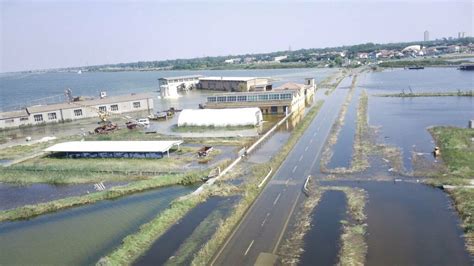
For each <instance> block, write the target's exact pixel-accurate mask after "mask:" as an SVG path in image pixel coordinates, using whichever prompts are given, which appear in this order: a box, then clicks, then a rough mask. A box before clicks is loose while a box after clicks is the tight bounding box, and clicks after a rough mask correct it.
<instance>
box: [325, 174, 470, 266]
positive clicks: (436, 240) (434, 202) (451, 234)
mask: <svg viewBox="0 0 474 266" xmlns="http://www.w3.org/2000/svg"><path fill="white" fill-rule="evenodd" d="M321 185H333V186H350V187H359V188H363V189H364V190H366V191H367V192H368V199H369V200H368V202H367V205H366V212H367V224H368V227H367V230H368V232H367V236H366V237H367V243H368V247H369V248H368V254H367V262H366V264H367V265H472V264H471V262H472V261H471V258H470V257H469V254H468V253H467V251H466V249H465V246H464V241H463V238H462V237H461V236H462V234H463V232H462V229H461V227H460V224H459V218H458V217H457V215H456V213H455V211H454V209H453V208H452V202H451V200H450V199H449V197H448V196H447V195H446V194H445V193H444V192H443V191H441V190H439V189H436V188H432V187H429V186H426V185H422V184H416V183H406V182H397V183H393V182H373V181H359V182H344V181H341V182H321ZM321 203H323V202H321ZM337 206H338V203H337V202H335V203H334V205H333V207H332V208H336V207H337Z"/></svg>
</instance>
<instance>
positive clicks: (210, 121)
mask: <svg viewBox="0 0 474 266" xmlns="http://www.w3.org/2000/svg"><path fill="white" fill-rule="evenodd" d="M262 120H263V117H262V111H260V108H257V107H252V108H228V109H185V110H183V111H181V113H180V114H179V118H178V127H182V126H203V127H211V126H214V127H226V126H257V125H260V124H261V123H262Z"/></svg>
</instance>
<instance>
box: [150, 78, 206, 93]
mask: <svg viewBox="0 0 474 266" xmlns="http://www.w3.org/2000/svg"><path fill="white" fill-rule="evenodd" d="M200 77H202V76H201V75H193V76H181V77H165V78H160V79H158V83H159V87H160V95H161V98H178V97H179V94H178V92H179V91H187V90H189V89H192V88H194V87H196V85H197V84H198V83H199V78H200Z"/></svg>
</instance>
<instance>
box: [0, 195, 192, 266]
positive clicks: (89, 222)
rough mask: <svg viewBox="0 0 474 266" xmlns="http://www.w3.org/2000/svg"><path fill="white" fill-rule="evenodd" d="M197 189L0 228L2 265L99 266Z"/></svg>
mask: <svg viewBox="0 0 474 266" xmlns="http://www.w3.org/2000/svg"><path fill="white" fill-rule="evenodd" d="M195 188H196V187H194V186H189V187H183V186H173V187H167V188H162V189H158V190H153V191H149V192H144V193H139V194H134V195H131V196H127V197H123V198H120V199H117V200H112V201H101V202H99V203H96V204H93V205H86V206H82V207H77V208H72V209H68V210H65V211H61V212H57V213H53V214H47V215H42V216H39V217H37V218H33V219H31V220H28V221H17V222H4V223H0V246H1V248H0V261H1V264H5V265H11V264H23V265H25V264H27V265H33V264H49V265H51V264H53V265H84V264H94V263H96V262H97V261H98V260H99V259H100V257H102V256H104V255H106V254H107V253H109V252H111V251H112V250H113V249H114V248H116V247H117V246H118V245H119V244H120V243H121V241H122V239H123V238H124V237H125V236H127V235H129V234H131V233H133V232H136V231H137V230H138V228H139V227H140V225H142V224H144V223H146V222H148V221H149V220H151V219H152V218H153V217H155V216H156V215H157V214H158V213H159V212H160V211H162V210H164V209H166V208H167V207H168V206H169V204H170V202H171V201H172V200H174V199H176V198H177V197H179V196H182V195H184V194H187V193H190V192H191V191H193V190H194V189H195Z"/></svg>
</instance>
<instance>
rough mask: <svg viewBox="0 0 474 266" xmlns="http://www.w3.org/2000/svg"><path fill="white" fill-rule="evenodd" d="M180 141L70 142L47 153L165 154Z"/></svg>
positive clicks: (52, 148)
mask: <svg viewBox="0 0 474 266" xmlns="http://www.w3.org/2000/svg"><path fill="white" fill-rule="evenodd" d="M182 143H183V141H182V140H170V141H70V142H63V143H58V144H55V145H53V146H51V147H49V148H47V149H45V150H44V151H47V152H167V151H169V149H171V147H173V146H175V145H180V144H182Z"/></svg>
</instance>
